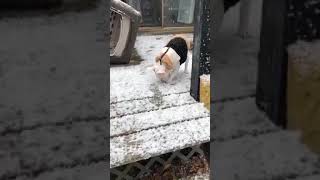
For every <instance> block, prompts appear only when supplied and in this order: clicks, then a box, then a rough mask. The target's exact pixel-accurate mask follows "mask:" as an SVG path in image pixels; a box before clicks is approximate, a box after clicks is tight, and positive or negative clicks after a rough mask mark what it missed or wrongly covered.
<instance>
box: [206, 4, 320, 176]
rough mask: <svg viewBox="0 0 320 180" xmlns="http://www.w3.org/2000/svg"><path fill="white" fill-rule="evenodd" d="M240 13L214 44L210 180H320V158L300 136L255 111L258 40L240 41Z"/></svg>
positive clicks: (226, 24)
mask: <svg viewBox="0 0 320 180" xmlns="http://www.w3.org/2000/svg"><path fill="white" fill-rule="evenodd" d="M238 8H239V7H238V6H236V7H235V8H234V9H231V11H230V12H229V13H227V14H226V21H227V22H224V24H223V27H222V29H221V31H220V33H219V35H217V38H216V41H215V43H214V45H215V50H214V52H215V58H214V59H215V65H214V70H213V71H214V77H213V78H214V81H215V86H214V94H213V96H214V97H213V99H214V101H213V102H212V106H213V107H214V112H213V114H214V118H213V121H211V125H212V126H213V129H212V131H211V132H213V137H214V139H211V141H214V143H211V145H210V148H212V149H213V152H214V156H211V157H210V158H211V159H210V161H211V162H213V163H214V169H213V174H214V176H213V177H211V178H213V179H219V180H273V179H284V180H287V179H294V180H295V179H296V180H298V179H299V180H300V179H308V178H309V179H318V178H319V174H320V166H319V162H320V161H319V158H318V156H317V155H315V154H314V153H312V152H311V151H310V150H309V149H308V148H307V147H306V146H305V145H303V144H302V143H301V141H300V138H299V135H298V133H296V132H290V131H285V130H282V129H280V128H278V127H276V126H275V125H274V124H272V123H271V121H270V120H269V119H268V118H267V117H266V116H265V115H264V114H263V113H262V112H261V111H259V110H258V109H257V107H256V105H255V88H256V79H257V78H256V75H257V55H258V50H259V37H258V36H252V37H249V38H247V39H241V38H240V37H238V36H237V35H236V28H234V24H237V18H236V17H237V14H236V12H237V11H238ZM254 11H259V9H258V8H254ZM256 14H258V12H256ZM254 18H256V20H259V16H255V17H254ZM253 34H254V33H253Z"/></svg>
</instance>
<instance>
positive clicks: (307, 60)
mask: <svg viewBox="0 0 320 180" xmlns="http://www.w3.org/2000/svg"><path fill="white" fill-rule="evenodd" d="M287 49H288V56H289V62H291V63H292V64H293V66H294V68H295V69H296V70H297V71H298V73H299V74H300V75H301V77H302V78H303V77H307V76H308V75H310V74H311V73H313V72H314V71H316V70H319V68H320V40H317V41H313V42H306V41H302V40H298V41H297V42H296V43H294V44H291V45H289V46H288V48H287Z"/></svg>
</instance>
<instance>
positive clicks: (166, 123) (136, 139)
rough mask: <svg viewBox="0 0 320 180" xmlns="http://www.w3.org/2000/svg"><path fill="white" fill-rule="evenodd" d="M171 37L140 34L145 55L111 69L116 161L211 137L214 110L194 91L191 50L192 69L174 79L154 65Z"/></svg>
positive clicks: (113, 163) (113, 162) (113, 159)
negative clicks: (192, 93) (157, 73)
mask: <svg viewBox="0 0 320 180" xmlns="http://www.w3.org/2000/svg"><path fill="white" fill-rule="evenodd" d="M188 36H190V37H192V35H191V34H189V35H188ZM172 37H173V35H149V36H146V35H141V36H138V37H137V41H136V44H135V48H136V50H137V53H138V54H139V56H140V57H141V58H142V59H143V61H142V62H141V63H140V64H138V65H117V66H112V67H111V69H110V116H111V121H110V132H111V140H110V145H111V148H110V149H111V157H110V158H111V159H110V161H111V166H112V167H113V166H120V165H122V164H127V163H130V162H134V161H138V160H142V159H147V158H149V157H153V156H157V155H160V154H163V153H166V152H171V151H175V150H179V149H182V148H184V147H188V146H192V145H197V144H200V143H203V142H206V141H209V136H210V132H209V130H210V129H209V126H210V120H209V119H210V118H209V112H208V110H207V109H206V108H205V107H204V106H203V104H202V103H198V102H196V101H195V100H194V99H193V98H192V97H191V96H190V94H189V91H190V81H191V80H190V79H191V58H192V54H191V53H190V54H189V59H190V63H189V67H188V68H189V73H188V74H186V73H184V72H183V70H184V66H183V67H181V69H180V73H179V76H178V81H177V83H176V84H175V85H170V84H167V83H163V82H161V81H159V80H158V79H157V78H156V76H155V74H154V72H153V71H152V70H151V69H150V67H151V66H152V65H153V63H154V58H155V56H156V53H158V51H159V50H160V49H161V48H162V47H164V46H165V45H166V43H167V42H168V41H169V40H170V38H172ZM177 132H179V133H177Z"/></svg>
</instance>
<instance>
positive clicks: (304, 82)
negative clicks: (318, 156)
mask: <svg viewBox="0 0 320 180" xmlns="http://www.w3.org/2000/svg"><path fill="white" fill-rule="evenodd" d="M289 52H290V51H289ZM296 52H298V51H297V50H296V49H295V51H293V52H292V53H296ZM313 53H314V52H313ZM313 55H314V54H313ZM310 58H312V59H310ZM317 61H318V62H320V57H316V59H314V57H310V56H309V54H308V53H306V56H304V54H303V55H300V54H299V55H298V56H297V55H295V54H294V55H292V54H291V55H290V53H289V59H288V84H287V85H288V86H287V107H288V109H287V117H288V128H289V129H294V130H299V131H301V134H302V141H303V142H304V143H306V144H307V146H309V147H310V149H311V150H313V151H314V152H317V153H320V93H319V92H320V65H319V64H317V63H315V62H317Z"/></svg>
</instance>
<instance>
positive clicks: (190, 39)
mask: <svg viewBox="0 0 320 180" xmlns="http://www.w3.org/2000/svg"><path fill="white" fill-rule="evenodd" d="M174 37H180V38H183V39H184V40H185V41H186V43H187V46H188V50H192V49H193V38H191V37H187V35H185V34H175V35H174Z"/></svg>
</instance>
